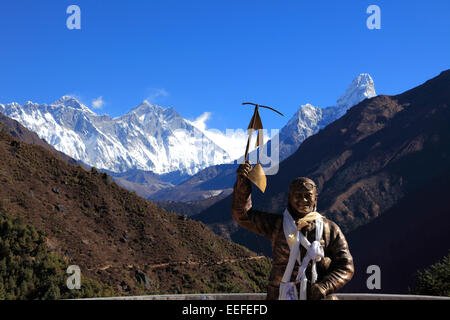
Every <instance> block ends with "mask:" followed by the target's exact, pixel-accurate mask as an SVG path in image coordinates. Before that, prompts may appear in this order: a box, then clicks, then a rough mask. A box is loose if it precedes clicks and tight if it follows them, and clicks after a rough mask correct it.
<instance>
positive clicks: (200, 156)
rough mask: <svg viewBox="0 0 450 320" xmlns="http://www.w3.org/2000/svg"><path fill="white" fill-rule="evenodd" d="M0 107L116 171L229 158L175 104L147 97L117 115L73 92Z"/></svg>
mask: <svg viewBox="0 0 450 320" xmlns="http://www.w3.org/2000/svg"><path fill="white" fill-rule="evenodd" d="M0 112H2V113H4V114H5V115H6V116H8V117H10V118H13V119H15V120H17V121H19V122H20V123H22V124H23V125H24V126H25V127H27V128H28V129H30V130H32V131H34V132H36V133H37V134H38V135H39V137H41V138H42V139H45V140H46V141H47V142H48V143H49V144H51V145H52V146H54V147H55V148H56V149H57V150H59V151H61V152H63V153H65V154H67V155H69V156H71V157H72V158H74V159H77V160H81V161H83V162H85V163H87V164H89V165H91V166H95V167H97V168H100V169H107V170H109V171H113V172H125V171H128V170H131V169H139V170H145V171H152V172H154V173H157V174H163V173H168V172H173V171H180V172H181V173H184V174H189V175H192V174H195V173H196V172H198V171H199V170H201V169H203V168H206V167H208V166H211V165H215V164H221V163H226V162H229V161H230V159H229V156H228V154H227V153H226V152H225V151H224V150H223V149H222V148H220V147H219V146H217V145H216V144H214V143H213V142H212V141H211V140H210V139H208V138H207V137H206V136H205V135H204V134H203V133H202V132H200V131H199V130H198V129H196V128H195V127H193V126H192V125H191V124H189V123H188V122H187V121H186V120H185V119H183V118H182V117H181V116H180V115H179V114H178V113H177V112H176V111H175V109H173V108H162V107H159V106H155V105H151V104H150V103H148V102H147V101H144V102H142V103H141V104H140V105H139V106H138V107H136V108H134V109H133V110H131V111H130V112H128V113H127V114H125V115H123V116H120V117H117V118H114V119H111V118H110V117H109V116H107V115H97V114H96V113H94V112H93V111H91V110H90V109H89V108H88V107H86V106H85V105H83V104H82V103H80V102H79V101H78V100H76V99H75V98H73V97H70V96H64V97H62V98H61V99H59V100H58V101H55V102H54V103H52V104H50V105H46V104H36V103H32V102H27V103H25V104H24V105H23V106H20V105H19V104H17V103H10V104H7V105H1V104H0Z"/></svg>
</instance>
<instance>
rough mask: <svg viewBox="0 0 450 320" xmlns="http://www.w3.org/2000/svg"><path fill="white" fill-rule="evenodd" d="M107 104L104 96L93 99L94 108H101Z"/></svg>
mask: <svg viewBox="0 0 450 320" xmlns="http://www.w3.org/2000/svg"><path fill="white" fill-rule="evenodd" d="M104 104H105V101H104V100H103V97H102V96H100V97H98V98H97V99H94V100H92V107H93V108H94V109H100V108H101V107H103V105H104Z"/></svg>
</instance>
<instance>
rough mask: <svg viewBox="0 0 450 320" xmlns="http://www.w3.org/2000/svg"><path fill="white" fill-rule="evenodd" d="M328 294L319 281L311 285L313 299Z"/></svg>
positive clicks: (319, 298)
mask: <svg viewBox="0 0 450 320" xmlns="http://www.w3.org/2000/svg"><path fill="white" fill-rule="evenodd" d="M325 296H326V292H325V289H324V288H322V286H321V285H320V284H318V283H314V284H313V285H312V286H311V300H322V299H324V298H325Z"/></svg>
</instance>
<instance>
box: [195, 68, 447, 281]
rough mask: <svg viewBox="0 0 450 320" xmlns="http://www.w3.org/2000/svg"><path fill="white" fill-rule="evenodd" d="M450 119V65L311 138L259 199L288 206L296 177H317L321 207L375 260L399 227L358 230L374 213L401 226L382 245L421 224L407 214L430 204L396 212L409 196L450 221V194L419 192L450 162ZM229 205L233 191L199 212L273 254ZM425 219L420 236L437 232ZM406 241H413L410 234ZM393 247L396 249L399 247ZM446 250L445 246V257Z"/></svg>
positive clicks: (273, 207) (268, 207)
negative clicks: (448, 201) (379, 241)
mask: <svg viewBox="0 0 450 320" xmlns="http://www.w3.org/2000/svg"><path fill="white" fill-rule="evenodd" d="M449 122H450V70H447V71H444V72H442V73H441V74H440V75H439V76H437V77H435V78H433V79H431V80H429V81H427V82H425V83H424V84H422V85H420V86H418V87H416V88H414V89H411V90H409V91H407V92H404V93H402V94H399V95H396V96H384V95H381V96H377V97H374V98H372V99H367V100H364V101H362V102H361V103H359V104H357V105H356V106H354V107H352V108H351V109H349V110H348V111H347V112H346V114H345V115H343V116H342V117H341V118H340V119H338V120H336V121H334V122H333V123H331V124H330V125H328V126H327V127H326V128H324V129H323V130H321V131H319V132H318V133H317V134H315V135H313V136H311V137H309V138H307V139H306V140H305V141H304V142H303V143H302V144H301V145H300V147H299V148H298V150H297V151H296V152H295V153H294V154H293V155H292V156H291V157H289V158H287V159H286V160H285V161H283V162H282V163H281V164H280V171H279V172H278V174H277V175H275V176H268V182H267V184H268V186H267V189H266V192H265V194H261V193H260V192H259V191H258V190H257V188H253V194H252V198H253V205H254V207H255V208H257V209H259V210H262V211H267V212H279V213H281V212H282V211H283V209H284V207H285V205H286V203H287V190H288V185H289V183H290V182H291V181H292V180H293V179H294V178H295V177H299V176H306V177H310V178H312V179H313V180H314V181H315V182H316V183H317V185H318V188H319V204H318V210H319V211H320V212H321V213H322V214H325V215H326V216H327V217H328V218H329V219H331V220H333V221H335V222H337V223H338V224H339V226H340V227H341V228H342V229H343V231H344V232H346V233H349V232H352V231H354V232H355V235H354V236H352V237H351V243H350V246H354V247H355V257H354V258H355V263H356V264H358V259H359V258H360V257H361V259H367V260H365V261H369V260H370V259H369V258H370V257H369V255H370V253H371V252H372V251H370V250H375V251H376V252H379V253H380V255H381V254H382V253H381V249H378V248H377V246H378V244H377V239H380V238H382V237H383V236H385V233H386V232H387V230H392V228H393V227H392V226H391V227H389V228H387V227H386V229H384V227H380V228H379V229H378V228H375V227H371V228H374V229H371V230H372V231H371V233H369V232H368V233H367V236H366V235H365V234H366V233H364V232H361V233H358V234H357V233H356V232H357V230H364V229H361V228H363V227H362V226H364V225H366V224H368V223H370V222H371V221H373V226H375V225H378V224H376V223H375V221H385V222H383V224H382V225H387V224H388V223H389V221H391V220H389V216H392V219H393V220H392V223H395V225H396V226H397V227H398V228H397V233H396V234H393V235H390V234H389V235H387V234H386V239H387V240H386V242H383V243H384V244H383V246H382V247H383V248H387V247H388V246H389V245H390V244H392V242H389V241H395V240H394V237H397V235H398V236H399V237H400V238H401V237H402V236H403V235H405V236H407V237H409V238H408V239H411V236H412V233H410V229H409V228H410V227H411V230H415V229H414V228H419V225H420V222H419V221H408V220H407V216H408V215H410V216H411V217H416V218H413V220H414V219H419V217H420V215H421V214H423V210H424V209H423V206H419V205H417V206H413V205H410V206H403V207H401V208H402V209H401V210H402V211H401V212H403V213H402V214H399V215H398V217H403V218H404V219H405V221H404V223H398V221H399V219H400V218H398V217H397V218H395V215H394V214H393V213H394V211H396V210H397V209H395V208H397V206H401V205H402V203H403V202H406V203H410V202H409V201H408V199H410V200H411V201H412V200H414V199H417V201H419V202H421V203H422V202H427V203H429V205H430V208H434V209H433V210H435V213H436V214H438V216H435V213H433V217H435V221H439V222H437V223H440V221H442V222H443V223H444V224H445V225H447V226H448V220H446V218H445V216H444V215H445V214H448V206H447V205H444V204H443V201H444V199H442V200H441V199H439V200H437V202H436V204H439V205H438V207H439V208H435V203H434V199H433V198H431V197H430V198H427V197H424V198H420V197H419V195H418V193H417V192H419V190H424V189H426V186H430V185H433V183H432V181H433V179H437V178H438V177H440V176H442V175H444V174H445V173H446V172H447V171H448V170H449V168H450V167H449V166H450V161H449V159H450V158H449V157H450V153H449V150H450V127H449V126H448V123H449ZM436 186H440V188H444V190H442V192H444V193H448V192H449V191H450V190H448V189H445V188H446V186H447V185H446V184H443V183H441V184H436ZM230 205H231V197H228V198H226V199H224V200H222V201H220V202H217V203H216V204H214V205H213V206H211V207H210V208H208V209H206V210H205V211H203V212H202V213H200V214H199V215H197V216H194V217H193V218H194V219H198V220H200V221H203V222H205V223H206V224H208V225H209V226H210V227H211V228H213V230H214V231H216V232H217V233H218V234H221V235H223V236H226V237H229V238H231V239H233V240H234V241H236V242H238V243H241V244H244V245H246V246H247V247H250V248H252V249H253V250H254V251H258V252H265V253H268V254H270V248H269V243H268V241H266V240H265V239H262V238H258V237H256V236H255V235H253V234H250V233H249V232H247V231H245V230H243V229H242V228H240V227H238V226H237V224H236V223H235V222H234V221H233V220H232V219H231V216H230ZM406 208H407V209H406ZM399 210H400V209H399ZM379 219H380V220H379ZM381 219H382V220H381ZM380 223H381V222H380ZM415 223H417V225H416V224H415ZM422 227H423V228H422V229H421V232H420V235H418V237H430V238H431V236H429V234H431V233H433V232H434V231H433V230H434V229H433V227H430V228H428V225H424V224H422ZM389 232H391V231H389ZM392 232H394V231H392ZM369 234H371V235H374V234H378V237H373V238H371V237H369ZM438 234H439V235H442V233H438ZM389 239H390V240H389ZM433 239H436V237H434V238H433ZM443 239H445V238H443ZM363 241H364V242H363ZM383 241H384V240H383ZM411 241H412V242H414V240H411ZM358 242H359V244H358ZM419 242H420V241H416V242H415V243H411V244H410V245H411V246H412V248H419V246H422V247H421V248H422V249H426V248H428V247H430V250H431V251H433V250H434V249H433V250H432V249H431V246H434V245H435V244H434V243H428V242H427V243H426V244H422V243H421V242H420V243H419ZM402 243H403V244H404V245H405V246H406V242H405V241H402ZM362 246H364V247H366V248H374V249H367V250H368V251H367V252H366V253H364V250H363V248H362ZM446 246H447V247H448V245H447V244H446ZM357 247H359V248H360V249H357ZM395 248H396V249H398V250H406V247H405V248H402V247H399V246H397V245H396V246H395ZM439 248H441V249H442V247H439ZM422 249H421V250H418V251H415V252H417V255H421V254H422V251H423V250H422ZM378 250H380V251H378ZM389 250H390V251H391V252H393V251H392V250H393V248H390V249H389ZM408 250H409V249H408ZM427 250H428V249H427ZM375 251H374V252H375ZM413 251H414V250H413ZM437 251H439V250H437ZM441 251H442V250H441ZM405 252H410V251H407V250H406V251H405ZM446 253H447V252H446V251H445V252H440V253H439V254H440V257H442V256H444V255H445V254H446ZM392 254H394V253H392ZM417 255H412V254H411V255H410V256H409V257H407V256H404V255H402V257H403V258H404V259H405V260H404V262H403V263H405V264H407V263H409V261H410V260H414V259H416V258H417ZM364 257H365V258H364ZM427 257H428V258H425V260H424V261H428V262H429V263H428V264H431V263H432V262H434V261H429V260H430V259H431V255H429V256H427ZM386 259H387V258H386ZM427 259H428V260H427ZM394 260H395V259H393V260H392V261H394ZM380 261H382V260H380ZM395 261H399V260H395ZM380 263H381V262H380ZM373 264H377V262H376V261H374V262H373ZM412 265H414V266H417V264H412ZM391 267H392V268H393V265H391ZM399 272H401V270H400V271H399ZM397 288H398V287H397Z"/></svg>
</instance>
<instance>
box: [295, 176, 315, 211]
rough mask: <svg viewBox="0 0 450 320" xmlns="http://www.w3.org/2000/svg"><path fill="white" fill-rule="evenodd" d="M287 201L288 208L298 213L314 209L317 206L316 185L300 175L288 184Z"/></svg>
mask: <svg viewBox="0 0 450 320" xmlns="http://www.w3.org/2000/svg"><path fill="white" fill-rule="evenodd" d="M288 203H289V206H290V209H291V210H292V209H293V210H294V211H296V212H293V213H298V214H300V215H305V214H308V213H310V212H311V211H315V210H316V207H317V187H316V184H315V183H314V181H312V180H311V179H309V178H305V177H300V178H297V179H295V180H294V181H292V182H291V184H290V185H289V193H288Z"/></svg>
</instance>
